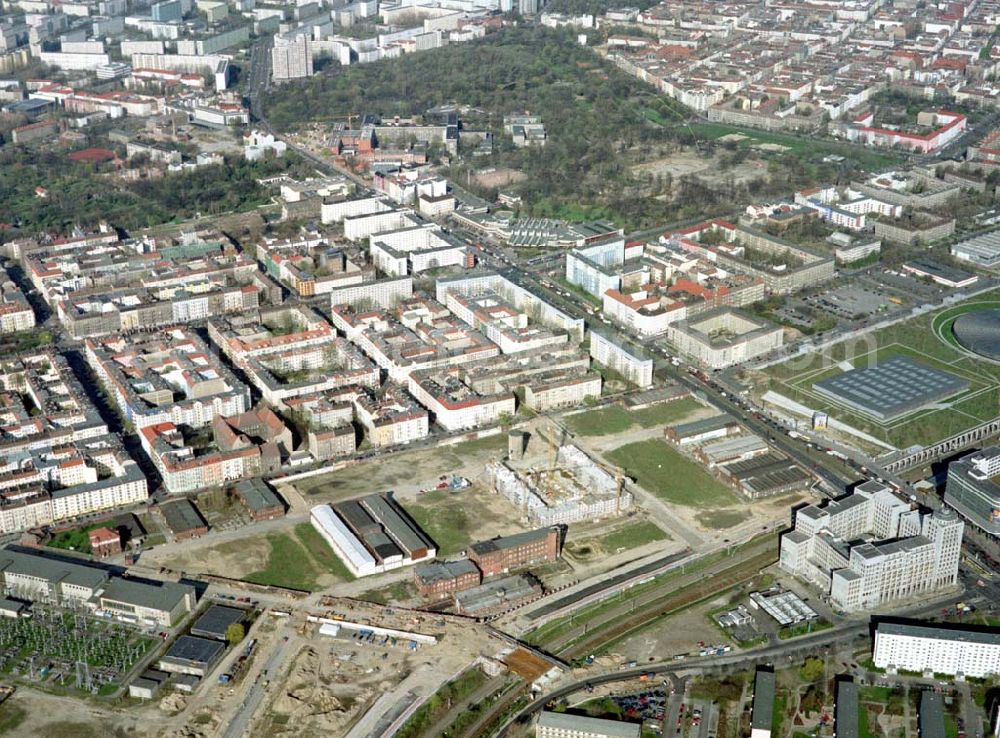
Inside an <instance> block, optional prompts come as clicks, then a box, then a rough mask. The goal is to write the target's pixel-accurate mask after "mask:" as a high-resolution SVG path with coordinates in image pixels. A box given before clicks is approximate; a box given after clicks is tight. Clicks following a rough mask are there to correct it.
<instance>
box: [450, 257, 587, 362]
mask: <svg viewBox="0 0 1000 738" xmlns="http://www.w3.org/2000/svg"><path fill="white" fill-rule="evenodd" d="M435 290H436V293H435V297H436V298H437V301H438V302H439V303H441V304H443V305H449V304H450V305H452V306H456V305H457V303H455V302H451V303H449V299H448V296H449V295H452V294H454V295H456V296H459V297H466V298H469V297H478V296H489V297H490V298H491V299H499V300H500V301H502V302H503V303H504V304H505V305H507V306H508V307H509V308H512V309H513V310H515V311H517V312H519V313H523V314H524V315H527V316H528V317H529V319H530V320H532V321H534V322H535V323H536V324H537V325H540V326H544V327H546V328H548V329H549V330H553V331H562V332H565V333H566V334H567V335H568V336H569V341H570V342H571V343H574V344H577V343H580V342H581V341H582V340H583V333H584V321H583V319H582V318H574V317H572V316H571V315H569V314H567V313H564V312H563V311H562V310H560V309H559V308H557V307H555V306H554V305H550V304H549V303H548V302H546V301H545V300H544V299H543V298H541V297H540V296H539V295H537V294H536V293H535V292H533V291H532V289H531V288H530V286H526V285H523V284H521V283H520V282H519V281H515V279H514V278H509V277H507V276H504V275H501V274H496V273H491V272H487V273H485V274H476V275H471V276H461V277H453V278H448V279H439V280H438V281H437V284H436V288H435ZM454 309H456V310H457V312H456V315H458V316H459V317H460V318H462V319H463V320H465V322H466V323H468V324H469V325H472V324H473V319H472V318H471V317H469V316H468V315H467V314H466V313H465V312H463V311H462V310H461V309H459V308H457V307H455V308H454ZM463 316H465V317H463Z"/></svg>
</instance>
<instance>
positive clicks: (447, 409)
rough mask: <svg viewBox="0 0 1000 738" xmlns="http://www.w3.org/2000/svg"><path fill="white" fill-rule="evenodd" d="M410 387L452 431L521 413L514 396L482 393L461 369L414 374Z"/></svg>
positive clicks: (504, 392)
mask: <svg viewBox="0 0 1000 738" xmlns="http://www.w3.org/2000/svg"><path fill="white" fill-rule="evenodd" d="M407 387H408V389H409V391H410V394H411V395H413V396H414V397H415V398H416V399H417V402H419V403H420V404H421V405H423V406H424V407H425V408H427V410H428V411H430V413H431V415H432V416H433V419H434V422H435V423H437V424H438V425H440V426H441V427H442V428H444V429H446V430H449V431H454V430H465V429H469V428H477V427H479V426H483V425H493V424H496V423H498V422H500V420H501V418H503V417H505V416H507V417H510V416H513V415H514V412H515V410H516V409H517V408H516V401H515V398H514V395H513V394H512V393H510V392H507V391H503V390H501V391H499V392H496V393H490V394H482V393H479V392H477V391H476V390H475V389H474V388H473V387H472V386H471V382H470V381H469V380H468V378H467V376H466V374H465V372H464V371H463V370H462V368H461V367H458V366H453V367H442V368H438V369H425V370H418V371H414V372H411V373H410V375H409V380H408V385H407ZM599 391H600V390H599V389H598V392H599Z"/></svg>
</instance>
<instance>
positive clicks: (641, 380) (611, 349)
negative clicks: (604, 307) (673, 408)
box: [590, 297, 653, 387]
mask: <svg viewBox="0 0 1000 738" xmlns="http://www.w3.org/2000/svg"><path fill="white" fill-rule="evenodd" d="M605 299H607V298H606V297H605ZM590 358H592V359H593V360H594V361H596V362H597V363H598V364H600V365H601V366H606V367H608V368H609V369H613V370H614V371H616V372H618V373H619V374H621V375H622V376H623V377H625V379H627V380H628V381H630V382H631V383H632V384H635V385H637V386H639V387H649V386H651V385H652V384H653V360H652V359H643V358H641V357H640V356H637V355H636V354H634V353H632V352H630V351H629V350H628V349H626V348H624V347H623V346H620V345H618V344H617V343H615V342H614V341H612V340H611V339H609V338H605V337H604V336H603V335H601V334H600V333H595V332H593V331H591V333H590Z"/></svg>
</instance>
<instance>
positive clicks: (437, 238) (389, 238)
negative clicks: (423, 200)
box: [369, 223, 468, 277]
mask: <svg viewBox="0 0 1000 738" xmlns="http://www.w3.org/2000/svg"><path fill="white" fill-rule="evenodd" d="M369 251H370V253H371V258H372V262H373V263H374V265H375V267H376V268H377V269H378V271H379V272H381V273H383V274H386V275H388V276H390V277H400V276H405V275H407V274H418V273H420V272H424V271H427V270H428V269H439V268H441V267H449V266H464V265H465V263H466V261H467V260H468V254H467V249H466V246H465V244H464V243H462V242H461V241H459V240H457V239H455V238H452V237H451V236H449V235H448V234H446V233H444V232H442V231H441V228H440V226H438V225H436V224H434V223H422V224H420V225H414V226H411V227H408V228H401V229H399V230H390V231H383V232H381V233H378V234H375V235H372V236H371V237H370V238H369Z"/></svg>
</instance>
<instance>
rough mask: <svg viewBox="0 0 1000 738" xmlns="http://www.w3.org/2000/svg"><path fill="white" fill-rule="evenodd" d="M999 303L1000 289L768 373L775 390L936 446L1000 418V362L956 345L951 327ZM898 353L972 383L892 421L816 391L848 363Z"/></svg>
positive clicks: (858, 423)
mask: <svg viewBox="0 0 1000 738" xmlns="http://www.w3.org/2000/svg"><path fill="white" fill-rule="evenodd" d="M996 305H1000V290H993V291H991V292H989V293H986V294H984V295H981V296H979V297H976V298H973V299H972V300H969V301H968V302H965V303H961V304H959V305H953V306H950V307H946V308H942V309H941V310H937V311H934V312H932V313H928V314H926V315H922V316H920V317H918V318H914V319H911V320H909V321H907V322H904V323H901V324H897V325H894V326H890V327H888V328H885V329H882V330H880V331H876V332H874V333H872V334H868V336H864V337H861V338H859V339H856V340H853V341H845V342H842V343H839V344H836V345H834V346H832V347H831V348H830V349H828V350H826V351H824V352H823V354H814V355H811V356H807V357H797V358H795V359H791V360H789V361H786V362H784V363H782V364H778V365H775V366H772V367H768V368H767V369H766V370H765V374H766V376H767V384H768V387H769V388H770V389H772V390H774V391H775V392H778V393H780V394H782V395H785V396H786V397H789V398H791V399H793V400H796V401H797V402H801V403H802V404H804V405H806V406H808V407H811V408H813V409H814V410H820V411H823V412H827V413H829V414H830V416H831V417H834V418H837V419H838V420H841V421H843V422H845V423H847V424H849V425H851V426H853V427H855V428H857V429H859V430H861V431H864V432H866V433H868V434H870V435H872V436H875V437H876V438H879V439H881V440H883V441H885V442H887V443H890V444H892V445H894V446H897V447H899V448H903V447H906V446H909V445H911V444H914V443H917V444H921V445H925V446H926V445H930V444H932V443H934V442H936V441H939V440H941V439H943V438H946V437H948V436H950V435H953V434H955V433H958V432H960V431H962V430H965V429H967V428H971V427H973V426H975V425H978V424H980V423H983V422H985V421H988V420H991V419H992V418H994V417H996V415H997V408H998V406H1000V365H998V364H994V363H992V362H990V361H987V360H985V359H980V358H978V357H975V356H970V355H969V354H968V353H966V352H965V351H963V350H962V349H961V348H959V347H958V346H957V344H955V342H954V338H953V336H952V335H951V324H952V323H953V322H954V319H955V318H956V317H958V316H959V315H962V314H964V313H966V312H969V311H971V310H974V309H977V308H980V307H993V306H996ZM896 355H904V356H908V357H910V358H912V359H914V360H916V361H919V362H921V363H923V364H926V365H928V366H931V367H933V368H935V369H941V370H944V371H947V372H950V373H952V374H955V375H957V376H959V377H961V378H963V379H966V380H968V382H969V388H968V389H967V390H966V391H965V392H963V393H961V394H960V395H958V396H956V397H953V398H950V399H949V400H948V401H947V402H946V403H945V404H946V405H947V406H945V407H935V406H932V407H928V408H925V409H921V410H917V411H915V412H913V413H910V414H909V415H906V416H904V417H902V418H898V419H895V420H890V421H886V422H880V421H878V420H876V419H874V418H870V417H868V416H865V415H863V414H861V413H858V412H854V411H851V410H848V409H846V408H843V407H841V406H839V405H837V404H836V403H834V402H832V401H830V400H827V399H826V398H823V397H821V396H819V395H818V394H816V393H815V392H814V391H813V390H812V387H813V385H814V384H815V383H816V382H818V381H819V380H821V379H824V378H826V377H830V376H834V375H836V374H838V373H839V372H840V371H841V369H840V368H839V367H838V364H839V363H840V362H845V361H846V362H848V363H850V364H851V365H852V366H854V367H856V368H857V367H866V366H871V365H875V364H877V363H878V362H880V361H883V360H885V359H887V358H889V357H891V356H896Z"/></svg>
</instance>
